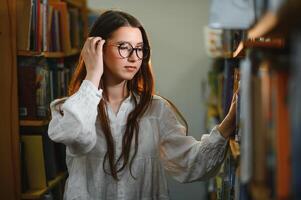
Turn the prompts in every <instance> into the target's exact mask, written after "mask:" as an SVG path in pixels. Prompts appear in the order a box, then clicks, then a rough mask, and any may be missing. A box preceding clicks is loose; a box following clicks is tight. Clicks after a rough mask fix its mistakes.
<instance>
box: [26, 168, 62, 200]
mask: <svg viewBox="0 0 301 200" xmlns="http://www.w3.org/2000/svg"><path fill="white" fill-rule="evenodd" d="M66 176H67V172H61V173H59V174H58V175H57V177H55V178H54V179H53V180H51V181H48V186H47V187H46V188H43V189H38V190H30V191H27V192H25V193H22V195H21V199H39V198H41V197H42V195H44V194H45V193H46V192H47V191H49V190H50V189H52V188H54V187H55V186H56V185H57V184H58V183H59V182H61V181H62V180H63V179H65V178H66Z"/></svg>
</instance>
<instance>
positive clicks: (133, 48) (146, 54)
mask: <svg viewBox="0 0 301 200" xmlns="http://www.w3.org/2000/svg"><path fill="white" fill-rule="evenodd" d="M124 44H128V45H130V47H131V51H130V53H129V55H128V56H123V55H122V54H121V46H122V45H124ZM105 45H106V46H115V47H117V49H118V53H119V55H120V57H121V58H129V57H130V56H131V55H132V54H133V52H134V51H135V53H136V56H137V58H138V59H139V60H143V59H146V58H147V56H148V55H149V48H147V47H145V46H143V47H142V51H143V57H142V58H140V56H139V55H138V50H140V48H141V47H133V45H132V44H131V43H129V42H119V43H116V44H106V43H105Z"/></svg>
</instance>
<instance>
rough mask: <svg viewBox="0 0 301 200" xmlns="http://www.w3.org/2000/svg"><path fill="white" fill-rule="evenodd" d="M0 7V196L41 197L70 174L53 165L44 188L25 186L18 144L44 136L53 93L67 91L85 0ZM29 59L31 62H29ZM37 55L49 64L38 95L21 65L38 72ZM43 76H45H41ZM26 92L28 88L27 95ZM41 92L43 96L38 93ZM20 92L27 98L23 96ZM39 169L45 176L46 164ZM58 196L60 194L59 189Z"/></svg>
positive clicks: (83, 27) (25, 1)
mask: <svg viewBox="0 0 301 200" xmlns="http://www.w3.org/2000/svg"><path fill="white" fill-rule="evenodd" d="M0 7H1V8H3V9H1V10H2V11H3V13H2V14H1V15H2V16H1V19H0V22H1V23H0V43H1V47H0V60H1V73H0V80H1V83H0V92H1V93H2V95H1V96H2V99H1V104H0V111H1V113H2V115H1V120H0V130H1V131H0V132H1V134H0V143H1V144H0V146H1V147H0V148H1V149H0V162H1V166H0V177H1V185H0V188H1V189H0V191H1V192H0V196H1V199H6V200H19V199H41V198H43V196H44V195H45V194H46V193H47V192H49V191H50V190H52V189H53V188H55V187H58V186H59V185H61V186H60V189H61V192H62V188H63V184H64V181H65V179H66V177H67V176H68V174H67V171H66V170H63V171H62V170H60V171H59V170H57V172H56V174H55V176H52V177H51V179H48V177H47V179H46V180H44V182H45V187H40V188H36V189H33V188H30V184H29V186H28V187H27V188H24V185H22V182H23V176H24V171H23V170H24V169H23V168H24V165H23V163H22V162H23V154H24V152H22V151H23V150H24V149H23V147H22V144H21V143H22V141H23V136H25V137H27V136H29V135H40V136H41V134H44V135H47V127H48V123H49V121H50V115H49V102H50V101H51V100H53V99H54V98H58V97H61V96H64V95H66V90H67V86H66V85H67V84H68V81H69V80H70V77H69V76H67V75H66V74H69V75H70V74H71V73H72V69H71V68H72V67H74V66H75V64H76V62H77V60H78V57H79V55H80V49H81V46H82V43H83V41H84V39H85V37H86V36H87V34H88V9H87V2H86V0H10V1H1V3H0ZM66 27H68V28H66ZM24 60H25V61H24ZM28 60H31V61H33V62H29V63H30V64H28V62H27V61H28ZM41 60H42V61H43V64H42V65H43V66H44V67H45V66H47V67H48V68H47V70H48V71H47V70H46V71H43V73H44V72H47V73H48V75H47V76H46V77H47V80H48V82H43V84H44V83H47V84H48V85H47V86H45V85H44V89H45V88H47V93H46V94H45V91H43V92H41V91H39V94H38V92H37V91H32V90H31V88H30V87H28V86H29V85H30V84H32V83H29V82H30V81H31V82H33V83H37V81H39V80H38V79H37V77H33V76H30V75H32V74H30V73H27V74H26V73H25V72H24V71H21V70H20V69H21V68H22V67H20V65H21V64H22V63H23V64H24V63H25V64H24V65H25V66H26V65H29V66H31V67H33V69H34V71H31V72H35V73H36V74H37V73H38V72H37V71H36V69H35V68H36V67H38V65H40V63H39V62H40V61H41ZM35 61H38V62H35ZM36 64H37V65H36ZM59 65H60V66H59ZM53 66H54V68H55V67H58V66H59V70H58V71H60V72H61V71H63V72H62V73H61V75H60V76H61V78H62V79H63V81H64V82H62V80H60V78H58V77H57V74H56V73H58V72H57V71H54V72H53V71H52V70H53ZM23 67H24V66H23ZM26 67H27V66H26ZM65 69H66V70H65ZM64 70H65V71H64ZM25 71H26V70H25ZM28 75H29V76H28ZM38 75H39V76H40V77H38V78H41V76H42V75H43V74H42V75H41V74H38ZM21 76H22V78H21V79H20V77H21ZM54 77H56V78H54ZM67 77H68V78H67ZM30 78H34V79H35V80H31V79H30ZM42 78H44V79H45V77H42ZM52 79H53V80H52ZM57 81H60V82H59V84H60V85H62V84H63V83H64V84H65V86H64V87H63V86H62V87H63V88H59V89H58V88H57V87H58V86H59V84H57V83H56V82H57ZM39 83H40V82H39ZM49 84H50V85H51V86H50V85H49ZM20 86H21V87H20ZM58 90H61V91H58ZM63 90H64V91H63ZM21 91H23V93H22V94H20V92H21ZM24 93H26V94H25V97H24ZM31 93H34V94H31ZM41 94H42V95H44V96H43V97H46V98H47V99H46V100H45V99H43V98H42V97H39V95H41ZM49 95H50V97H49ZM33 96H34V97H37V96H38V98H40V99H39V100H40V101H42V103H44V105H42V106H44V108H43V109H44V112H41V110H40V111H39V109H40V108H36V107H37V105H36V104H37V102H36V101H35V99H36V98H33ZM23 97H24V98H27V100H24V99H23ZM28 98H29V99H34V101H33V102H29V101H28ZM41 98H42V100H41ZM24 102H25V103H27V104H28V102H29V104H30V105H31V106H33V107H35V108H34V109H33V111H34V112H31V111H30V109H31V108H29V109H28V110H26V109H25V110H24V108H21V106H24V105H22V104H24ZM45 103H47V105H46V104H45ZM39 104H41V102H39ZM39 106H41V105H39ZM22 109H23V110H22ZM43 109H42V111H43ZM37 113H38V114H37ZM42 131H43V133H42ZM45 132H46V133H45ZM43 145H44V143H43ZM25 154H26V153H25ZM40 154H43V152H40ZM44 155H45V153H44ZM45 165H46V164H45ZM53 165H56V163H53ZM27 167H28V166H27ZM45 168H46V166H45ZM43 170H45V172H44V173H45V175H47V174H46V169H43ZM27 171H28V169H27ZM25 172H26V171H25ZM27 179H28V177H27ZM27 183H28V180H27ZM59 198H62V194H60V197H59Z"/></svg>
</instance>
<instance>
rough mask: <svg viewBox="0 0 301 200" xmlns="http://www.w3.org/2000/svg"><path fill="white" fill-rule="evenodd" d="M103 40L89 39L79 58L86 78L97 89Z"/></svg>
mask: <svg viewBox="0 0 301 200" xmlns="http://www.w3.org/2000/svg"><path fill="white" fill-rule="evenodd" d="M104 43H105V40H103V39H102V38H101V37H89V38H88V39H87V40H86V42H85V44H84V47H83V49H82V52H81V56H82V58H83V60H84V63H85V66H86V70H87V76H86V78H85V79H86V80H89V81H91V82H92V83H93V84H94V85H95V86H96V87H97V88H98V86H99V81H100V78H101V76H102V74H103V51H102V50H103V45H104Z"/></svg>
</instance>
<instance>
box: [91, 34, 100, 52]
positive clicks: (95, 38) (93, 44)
mask: <svg viewBox="0 0 301 200" xmlns="http://www.w3.org/2000/svg"><path fill="white" fill-rule="evenodd" d="M101 40H102V38H101V37H94V38H93V39H92V40H91V44H90V48H91V51H92V52H93V53H95V52H96V46H97V43H98V42H99V41H101Z"/></svg>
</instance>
